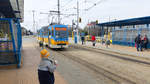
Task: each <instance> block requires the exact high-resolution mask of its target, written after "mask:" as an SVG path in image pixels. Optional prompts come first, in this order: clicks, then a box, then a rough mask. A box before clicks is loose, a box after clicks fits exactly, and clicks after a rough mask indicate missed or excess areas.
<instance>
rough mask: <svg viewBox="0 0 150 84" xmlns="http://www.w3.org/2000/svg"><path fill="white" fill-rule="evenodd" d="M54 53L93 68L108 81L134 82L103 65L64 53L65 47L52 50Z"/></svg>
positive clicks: (133, 83) (119, 83)
mask: <svg viewBox="0 0 150 84" xmlns="http://www.w3.org/2000/svg"><path fill="white" fill-rule="evenodd" d="M53 51H54V52H56V53H59V54H61V55H63V56H65V57H67V58H69V59H71V60H73V61H75V62H78V63H80V64H82V65H84V66H86V67H87V68H89V69H91V70H93V71H94V72H95V73H96V74H100V75H103V76H104V77H106V78H108V79H109V80H110V81H112V82H115V84H136V83H135V82H134V81H132V80H130V79H127V78H124V77H121V76H120V75H118V74H115V73H113V72H111V71H108V70H106V69H105V68H104V67H99V66H97V65H95V64H92V63H89V62H88V61H85V60H82V59H80V58H78V57H75V56H73V55H71V54H68V53H65V51H66V49H65V50H63V49H61V50H60V49H58V50H53Z"/></svg>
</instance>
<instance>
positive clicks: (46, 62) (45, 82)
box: [38, 49, 57, 84]
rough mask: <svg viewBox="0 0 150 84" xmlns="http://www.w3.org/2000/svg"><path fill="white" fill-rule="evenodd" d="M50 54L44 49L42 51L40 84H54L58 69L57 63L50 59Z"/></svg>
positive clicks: (39, 69)
mask: <svg viewBox="0 0 150 84" xmlns="http://www.w3.org/2000/svg"><path fill="white" fill-rule="evenodd" d="M49 56H50V53H49V52H48V51H47V50H46V49H43V50H42V51H41V62H40V64H39V67H38V78H39V82H40V84H54V82H55V77H54V70H55V69H56V65H57V63H56V61H53V60H50V59H48V57H49Z"/></svg>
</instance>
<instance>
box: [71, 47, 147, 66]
mask: <svg viewBox="0 0 150 84" xmlns="http://www.w3.org/2000/svg"><path fill="white" fill-rule="evenodd" d="M70 48H75V49H80V50H86V51H92V52H95V53H101V54H104V55H106V56H110V57H114V58H118V59H122V60H126V61H130V62H135V63H139V64H145V65H148V66H149V65H150V60H149V59H145V58H141V57H137V56H127V55H122V54H119V53H112V52H109V53H108V52H107V51H105V50H97V49H91V48H85V47H79V46H73V45H70Z"/></svg>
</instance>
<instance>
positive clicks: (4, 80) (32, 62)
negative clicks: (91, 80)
mask: <svg viewBox="0 0 150 84" xmlns="http://www.w3.org/2000/svg"><path fill="white" fill-rule="evenodd" d="M24 40H25V41H24ZM24 40H23V41H24V42H23V53H22V57H23V66H22V67H21V68H20V69H17V68H11V69H10V68H9V69H7V68H3V69H0V84H39V81H38V74H37V67H38V64H39V62H40V52H39V51H38V50H37V49H36V48H35V46H34V41H33V40H31V38H30V39H29V38H26V39H24ZM55 79H56V81H55V82H56V83H55V84H67V83H66V81H65V80H64V79H63V77H61V75H60V74H59V73H58V72H57V71H56V72H55Z"/></svg>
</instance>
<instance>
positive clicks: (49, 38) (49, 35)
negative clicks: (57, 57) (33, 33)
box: [48, 31, 51, 46]
mask: <svg viewBox="0 0 150 84" xmlns="http://www.w3.org/2000/svg"><path fill="white" fill-rule="evenodd" d="M50 44H51V31H49V34H48V45H49V46H50Z"/></svg>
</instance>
